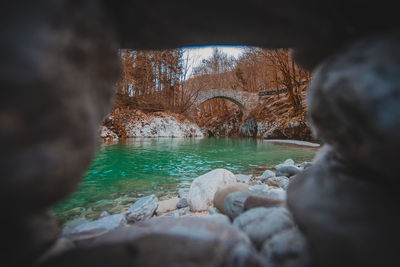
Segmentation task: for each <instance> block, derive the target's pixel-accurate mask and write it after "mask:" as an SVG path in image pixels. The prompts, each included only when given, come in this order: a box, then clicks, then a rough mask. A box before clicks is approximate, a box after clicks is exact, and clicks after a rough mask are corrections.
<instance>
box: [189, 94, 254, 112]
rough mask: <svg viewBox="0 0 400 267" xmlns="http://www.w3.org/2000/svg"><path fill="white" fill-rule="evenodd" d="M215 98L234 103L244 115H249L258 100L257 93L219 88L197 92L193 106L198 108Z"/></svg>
mask: <svg viewBox="0 0 400 267" xmlns="http://www.w3.org/2000/svg"><path fill="white" fill-rule="evenodd" d="M215 98H223V99H227V100H229V101H231V102H233V103H235V104H236V105H238V106H239V108H240V109H241V110H242V111H243V113H244V114H248V113H250V112H251V110H252V109H253V108H254V107H255V106H256V105H257V103H258V100H259V96H258V94H257V93H250V92H246V91H239V90H232V89H224V88H220V89H210V90H202V91H199V92H198V94H197V98H196V101H195V102H194V104H195V105H196V106H199V105H201V104H202V103H204V102H207V101H208V100H211V99H215Z"/></svg>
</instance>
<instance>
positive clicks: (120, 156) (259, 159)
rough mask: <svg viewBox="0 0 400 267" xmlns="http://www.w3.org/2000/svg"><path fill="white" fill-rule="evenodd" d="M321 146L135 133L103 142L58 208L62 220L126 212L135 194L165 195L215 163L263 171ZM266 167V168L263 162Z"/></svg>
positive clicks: (238, 170) (309, 156) (239, 169)
mask: <svg viewBox="0 0 400 267" xmlns="http://www.w3.org/2000/svg"><path fill="white" fill-rule="evenodd" d="M315 152H316V150H315V149H311V148H307V147H300V146H294V145H283V144H273V143H267V142H265V141H264V140H260V139H247V138H136V139H130V140H127V141H124V142H119V143H116V144H102V145H101V147H100V149H99V151H98V153H97V155H96V157H95V158H94V160H93V163H92V165H91V166H90V168H89V170H88V171H87V173H86V174H85V175H84V179H83V181H82V182H81V184H80V186H79V188H78V189H77V191H76V192H75V193H74V194H73V195H72V196H71V197H70V198H69V199H67V200H65V201H64V202H62V203H59V204H58V205H57V206H56V207H55V209H54V211H55V214H56V216H57V217H58V218H59V219H60V221H61V223H64V222H65V221H68V220H71V219H74V218H76V217H82V216H85V217H87V218H88V219H94V218H96V217H97V216H98V215H99V213H100V212H102V211H108V212H110V213H116V212H121V211H122V210H124V209H125V208H126V207H128V206H129V205H131V204H132V202H133V201H135V199H136V198H138V197H140V196H142V195H147V194H156V195H157V196H158V197H159V198H166V197H170V196H173V195H176V194H177V190H178V189H179V188H185V187H190V184H191V182H192V181H193V179H194V178H196V177H197V176H199V175H202V174H204V173H206V172H209V171H211V170H213V169H216V168H224V169H228V170H230V171H232V172H233V173H235V174H239V173H242V174H255V175H259V174H261V173H262V169H263V168H262V167H263V166H264V167H265V166H274V165H276V164H278V163H281V162H283V161H284V160H286V159H288V158H292V159H293V160H294V161H295V162H296V163H300V162H302V161H310V160H311V159H312V158H313V156H314V154H315ZM260 167H261V168H260Z"/></svg>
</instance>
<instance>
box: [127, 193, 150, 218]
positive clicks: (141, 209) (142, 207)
mask: <svg viewBox="0 0 400 267" xmlns="http://www.w3.org/2000/svg"><path fill="white" fill-rule="evenodd" d="M157 205H158V198H157V197H156V196H155V195H150V196H146V197H142V198H139V199H138V200H137V201H136V202H135V203H133V205H132V206H131V207H130V208H129V210H128V211H127V212H126V213H125V215H126V219H127V221H128V222H130V223H134V222H139V221H143V220H146V219H149V218H151V216H153V214H154V212H155V211H156V209H157Z"/></svg>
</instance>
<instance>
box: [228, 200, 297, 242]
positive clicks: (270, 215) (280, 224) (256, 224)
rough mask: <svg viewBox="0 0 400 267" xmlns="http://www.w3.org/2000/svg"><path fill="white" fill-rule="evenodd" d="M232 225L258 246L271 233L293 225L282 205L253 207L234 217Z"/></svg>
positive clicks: (290, 217) (289, 215)
mask: <svg viewBox="0 0 400 267" xmlns="http://www.w3.org/2000/svg"><path fill="white" fill-rule="evenodd" d="M233 225H234V226H235V227H237V228H238V229H240V230H242V231H243V232H245V233H246V234H247V235H248V236H249V238H250V240H251V241H252V242H253V243H254V245H255V246H256V247H258V248H260V247H261V246H262V244H263V243H264V241H266V240H267V239H269V238H271V237H272V236H273V235H275V234H277V233H279V232H281V231H283V230H286V229H288V228H291V227H293V226H294V222H293V218H292V216H291V214H290V213H289V211H288V210H287V209H286V208H283V207H274V208H254V209H250V210H248V211H246V212H244V213H242V214H241V215H240V216H238V217H236V218H235V220H234V221H233Z"/></svg>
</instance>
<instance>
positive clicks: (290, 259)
mask: <svg viewBox="0 0 400 267" xmlns="http://www.w3.org/2000/svg"><path fill="white" fill-rule="evenodd" d="M261 254H262V256H263V257H264V259H265V265H266V266H269V267H307V266H311V262H310V255H309V251H308V245H307V240H306V239H305V237H304V236H303V234H302V233H301V232H300V231H299V229H297V228H296V227H293V228H290V229H288V230H285V231H282V232H280V233H278V234H276V235H274V236H273V237H272V238H270V239H269V240H267V241H265V243H264V244H263V246H262V249H261Z"/></svg>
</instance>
